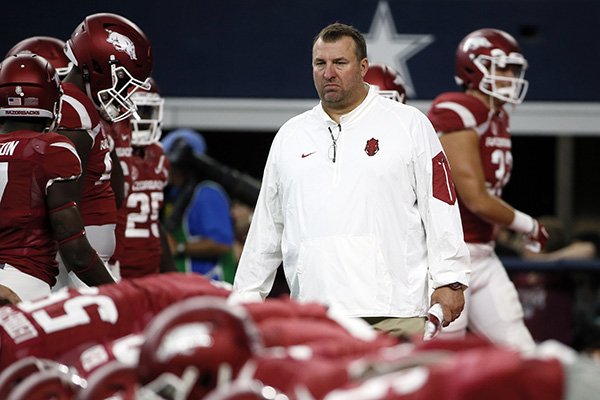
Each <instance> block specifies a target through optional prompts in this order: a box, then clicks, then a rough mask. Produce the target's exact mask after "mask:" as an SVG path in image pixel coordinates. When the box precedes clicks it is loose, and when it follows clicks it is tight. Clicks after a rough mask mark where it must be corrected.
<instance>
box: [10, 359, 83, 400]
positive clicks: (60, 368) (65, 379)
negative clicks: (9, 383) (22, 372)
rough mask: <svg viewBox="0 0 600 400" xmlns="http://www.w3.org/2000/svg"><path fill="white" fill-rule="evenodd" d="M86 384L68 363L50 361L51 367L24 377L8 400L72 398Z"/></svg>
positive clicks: (58, 399)
mask: <svg viewBox="0 0 600 400" xmlns="http://www.w3.org/2000/svg"><path fill="white" fill-rule="evenodd" d="M84 385H85V380H84V379H82V378H81V377H80V376H79V375H77V374H76V373H75V372H74V371H73V370H72V369H70V368H69V367H67V366H66V365H63V364H59V363H50V367H49V368H45V369H43V370H41V371H37V372H34V373H32V374H31V375H29V376H28V377H26V378H25V379H23V381H21V382H20V383H18V384H17V385H16V386H15V387H14V388H13V390H11V391H10V393H9V394H8V396H7V397H3V398H5V399H7V400H23V399H27V400H46V399H57V400H62V399H64V400H67V399H72V398H73V396H74V395H75V393H76V392H77V391H78V390H79V389H81V388H82V387H83V386H84Z"/></svg>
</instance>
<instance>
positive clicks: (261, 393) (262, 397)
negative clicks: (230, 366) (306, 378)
mask: <svg viewBox="0 0 600 400" xmlns="http://www.w3.org/2000/svg"><path fill="white" fill-rule="evenodd" d="M203 400H289V397H288V396H286V395H285V394H283V393H280V392H279V391H278V390H277V389H275V388H274V387H272V386H266V385H264V384H263V383H262V382H260V381H257V380H253V379H241V380H236V381H234V382H232V383H231V384H230V385H224V386H221V387H219V388H217V389H215V390H213V391H212V392H210V393H209V394H208V395H206V397H204V399H203Z"/></svg>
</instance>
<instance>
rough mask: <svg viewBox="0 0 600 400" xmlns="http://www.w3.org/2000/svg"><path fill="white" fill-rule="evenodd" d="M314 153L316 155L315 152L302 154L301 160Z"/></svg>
mask: <svg viewBox="0 0 600 400" xmlns="http://www.w3.org/2000/svg"><path fill="white" fill-rule="evenodd" d="M315 153H316V151H313V152H310V153H302V158H305V157H308V156H310V155H311V154H315Z"/></svg>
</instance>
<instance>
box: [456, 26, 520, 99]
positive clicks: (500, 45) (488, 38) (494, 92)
mask: <svg viewBox="0 0 600 400" xmlns="http://www.w3.org/2000/svg"><path fill="white" fill-rule="evenodd" d="M505 69H510V70H511V71H512V74H513V76H512V77H511V76H506V75H504V74H502V75H498V70H505ZM526 69H527V60H526V59H525V57H524V56H523V53H522V52H521V48H520V47H519V44H518V43H517V41H516V40H515V38H514V37H512V36H511V35H510V34H508V33H506V32H504V31H501V30H498V29H479V30H476V31H474V32H471V33H469V34H468V35H467V36H465V37H464V39H463V40H462V41H461V42H460V44H459V45H458V48H457V49H456V76H455V80H456V83H457V84H458V85H461V86H463V87H464V88H465V89H479V90H481V91H482V92H483V93H485V94H487V95H489V96H492V97H495V98H497V99H500V100H502V101H504V102H507V103H512V104H521V103H522V102H523V99H524V98H525V94H526V93H527V89H528V87H529V82H527V81H526V80H525V79H524V77H525V70H526Z"/></svg>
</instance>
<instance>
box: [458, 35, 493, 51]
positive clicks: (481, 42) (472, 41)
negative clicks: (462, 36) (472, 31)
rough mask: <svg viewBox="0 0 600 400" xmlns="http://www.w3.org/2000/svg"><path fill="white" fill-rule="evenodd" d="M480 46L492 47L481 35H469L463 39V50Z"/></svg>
mask: <svg viewBox="0 0 600 400" xmlns="http://www.w3.org/2000/svg"><path fill="white" fill-rule="evenodd" d="M480 47H486V48H490V47H492V43H491V42H490V41H489V40H487V38H485V37H483V36H475V37H471V38H468V39H467V40H465V43H464V44H463V51H469V50H473V49H478V48H480Z"/></svg>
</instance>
